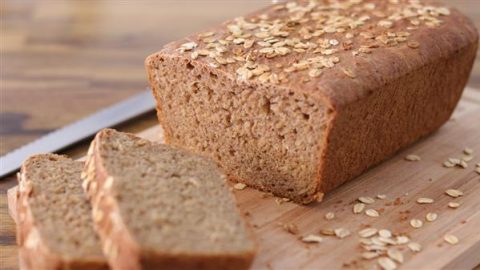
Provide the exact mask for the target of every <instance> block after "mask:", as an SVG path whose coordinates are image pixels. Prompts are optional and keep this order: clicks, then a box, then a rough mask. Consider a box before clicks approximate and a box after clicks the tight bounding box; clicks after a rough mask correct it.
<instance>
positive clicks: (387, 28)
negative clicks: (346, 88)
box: [178, 0, 450, 84]
mask: <svg viewBox="0 0 480 270" xmlns="http://www.w3.org/2000/svg"><path fill="white" fill-rule="evenodd" d="M448 15H450V10H449V9H448V8H447V7H445V6H441V5H438V4H436V5H431V4H428V2H427V3H425V1H420V0H390V1H387V0H385V1H368V0H343V1H329V2H323V3H322V2H319V1H314V0H311V1H298V2H295V1H292V2H288V3H285V4H278V5H274V6H272V7H270V8H268V9H266V10H264V11H263V12H261V13H259V14H258V15H256V16H253V17H249V18H247V19H246V18H244V17H239V18H236V19H235V20H233V21H231V22H229V23H227V24H226V26H225V28H221V29H220V30H218V31H208V32H204V33H201V34H199V35H197V36H196V37H195V38H194V39H193V40H192V41H188V42H186V43H183V44H180V45H179V46H178V50H179V51H180V52H183V53H189V54H190V57H191V58H192V59H197V58H202V57H205V58H206V59H207V61H208V64H209V65H210V66H211V67H213V68H217V67H220V66H222V65H234V66H235V68H236V73H237V78H238V79H239V80H250V79H258V80H259V81H260V82H262V83H265V82H270V83H273V84H278V83H282V82H285V83H286V82H288V81H289V80H290V79H291V76H289V74H290V73H294V72H298V73H300V74H302V76H303V77H302V79H301V80H300V81H301V82H307V81H309V78H308V77H319V76H321V75H322V72H323V70H324V69H329V68H333V67H335V66H336V65H337V64H339V63H341V61H342V59H344V58H345V57H351V56H352V55H353V56H362V55H365V54H370V53H372V51H373V50H375V49H377V48H382V47H395V46H408V47H409V48H412V49H417V48H418V47H420V46H421V44H420V43H419V42H418V41H416V40H411V33H412V32H415V31H417V30H418V29H420V28H432V27H438V26H440V25H441V24H442V23H443V20H442V17H444V16H448ZM286 55H293V57H291V58H289V59H288V61H285V62H283V63H281V64H279V63H277V62H275V61H272V60H273V59H275V58H282V57H284V56H286ZM341 70H342V72H343V74H345V75H346V77H345V78H351V79H353V78H355V77H356V75H355V71H354V70H351V69H348V68H346V67H343V68H342V69H341Z"/></svg>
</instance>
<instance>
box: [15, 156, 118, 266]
mask: <svg viewBox="0 0 480 270" xmlns="http://www.w3.org/2000/svg"><path fill="white" fill-rule="evenodd" d="M45 157H51V158H65V157H63V156H58V155H54V154H44V155H36V156H32V157H30V158H28V159H27V160H26V161H25V162H24V163H23V165H22V168H21V172H20V174H19V175H18V177H19V179H18V182H19V185H18V192H16V194H15V193H13V191H12V192H11V193H9V195H11V196H9V204H10V203H11V204H12V205H11V206H9V208H10V209H11V210H13V211H11V212H12V214H13V215H12V216H16V219H15V218H14V219H15V221H16V223H17V224H16V227H17V244H18V246H19V261H20V266H21V268H22V269H79V270H82V269H94V270H96V269H108V265H107V264H106V261H105V259H104V258H103V257H93V256H92V257H90V258H82V259H80V260H79V259H68V258H64V257H62V256H60V255H59V254H57V253H55V252H53V251H52V250H51V249H50V248H49V247H48V245H47V243H46V242H45V241H44V240H43V238H42V236H41V234H40V232H39V230H38V228H37V225H36V222H35V219H34V217H33V215H32V212H31V210H30V203H29V201H28V198H29V197H30V196H31V194H32V191H33V190H32V189H33V186H32V184H31V182H30V181H29V180H28V179H26V177H25V173H26V171H27V170H28V167H29V165H30V164H31V163H33V162H35V160H37V159H42V158H45ZM12 190H14V189H12ZM15 206H16V207H15ZM15 208H16V210H14V209H15Z"/></svg>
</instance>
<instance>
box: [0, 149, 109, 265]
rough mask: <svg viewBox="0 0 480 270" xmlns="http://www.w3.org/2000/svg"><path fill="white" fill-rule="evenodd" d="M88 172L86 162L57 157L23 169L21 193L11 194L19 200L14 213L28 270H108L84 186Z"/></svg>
mask: <svg viewBox="0 0 480 270" xmlns="http://www.w3.org/2000/svg"><path fill="white" fill-rule="evenodd" d="M82 168H83V163H82V162H76V161H73V160H71V159H69V158H67V157H64V156H59V155H54V154H44V155H36V156H32V157H30V158H28V159H27V160H26V161H25V162H24V164H23V165H22V168H21V172H20V174H19V179H18V181H19V185H18V193H17V194H13V191H12V192H10V193H9V195H10V196H13V198H16V199H17V200H14V199H11V202H10V203H11V204H14V205H10V208H11V209H12V211H11V212H12V214H14V215H15V213H16V222H17V242H18V245H19V257H20V262H21V265H22V267H23V268H25V269H108V264H107V261H106V259H105V257H104V256H103V253H102V249H101V244H100V240H99V238H98V237H97V234H96V233H95V231H94V229H93V221H92V215H91V206H90V203H89V202H88V200H87V197H86V195H85V193H84V191H83V189H82V186H81V183H82V181H81V178H80V174H81V171H82ZM15 205H16V211H14V210H13V208H15Z"/></svg>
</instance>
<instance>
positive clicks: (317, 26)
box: [146, 0, 478, 203]
mask: <svg viewBox="0 0 480 270" xmlns="http://www.w3.org/2000/svg"><path fill="white" fill-rule="evenodd" d="M477 45H478V33H477V30H476V29H475V27H474V26H473V24H472V23H471V22H470V21H469V20H468V19H467V18H466V17H465V16H464V15H462V14H460V12H459V11H457V10H455V9H453V8H448V7H446V6H445V5H443V4H440V3H438V2H436V1H429V0H389V1H387V0H363V1H362V0H356V1H352V0H338V1H336V0H334V1H289V2H287V3H281V4H275V5H273V6H270V7H268V8H266V9H263V10H260V11H258V12H256V13H253V14H251V15H248V16H246V17H240V18H236V19H234V20H231V21H228V22H225V23H224V24H222V25H220V26H219V27H217V28H213V29H209V30H207V31H205V32H202V33H200V34H195V35H192V36H189V37H187V38H185V39H182V40H179V41H177V42H173V43H170V44H168V45H166V46H165V47H164V49H163V50H162V51H160V52H158V53H155V54H153V55H151V56H149V57H148V58H147V59H146V69H147V72H148V77H149V81H150V85H151V88H152V90H153V94H154V96H155V98H156V101H157V104H158V106H157V109H158V117H159V120H160V123H161V125H162V126H163V128H164V130H165V138H166V141H167V143H169V144H172V145H174V146H180V147H183V148H187V149H190V150H193V151H195V152H197V153H203V154H208V155H210V156H211V157H213V158H214V159H216V160H217V161H218V162H219V163H220V164H221V165H222V166H223V168H224V169H225V170H226V172H227V174H228V175H229V176H230V177H231V178H232V179H234V180H236V181H240V182H244V183H246V184H248V185H251V186H253V187H256V188H259V189H262V190H266V191H270V192H273V193H274V194H276V195H278V196H282V197H287V198H291V199H293V200H295V201H296V202H301V203H309V202H312V201H314V200H321V199H322V197H323V194H324V193H325V192H328V191H330V190H332V189H333V188H335V187H337V186H339V185H340V184H342V183H344V182H345V181H347V180H350V179H352V178H354V177H355V176H358V175H359V174H361V173H362V172H363V171H365V170H366V169H368V168H369V167H371V166H373V165H374V164H377V163H379V162H381V161H383V160H385V159H386V158H388V157H389V156H392V155H393V154H394V153H395V152H397V151H398V150H399V149H401V148H404V147H406V146H408V145H410V144H412V143H413V142H415V141H417V140H418V139H420V138H422V137H425V136H426V135H428V134H430V133H432V132H433V131H435V130H437V129H438V128H439V127H440V126H442V124H444V123H445V122H446V121H447V120H448V119H449V117H450V115H451V113H452V111H453V109H454V108H455V106H456V104H457V102H458V100H459V98H460V96H461V94H462V91H463V88H464V86H465V84H466V81H467V78H468V77H469V74H470V71H471V68H472V64H473V61H474V58H475V54H476V51H477Z"/></svg>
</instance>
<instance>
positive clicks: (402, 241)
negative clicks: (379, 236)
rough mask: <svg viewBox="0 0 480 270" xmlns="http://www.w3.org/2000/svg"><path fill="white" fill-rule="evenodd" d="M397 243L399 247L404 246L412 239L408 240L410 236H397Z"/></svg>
mask: <svg viewBox="0 0 480 270" xmlns="http://www.w3.org/2000/svg"><path fill="white" fill-rule="evenodd" d="M396 242H397V245H403V244H406V243H408V242H410V238H408V236H405V235H400V236H397V241H396Z"/></svg>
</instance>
